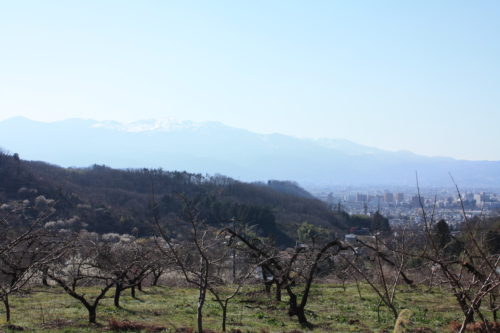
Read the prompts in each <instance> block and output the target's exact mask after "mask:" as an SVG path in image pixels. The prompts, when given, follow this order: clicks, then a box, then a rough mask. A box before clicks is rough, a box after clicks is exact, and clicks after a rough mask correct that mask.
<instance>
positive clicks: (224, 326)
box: [222, 304, 227, 332]
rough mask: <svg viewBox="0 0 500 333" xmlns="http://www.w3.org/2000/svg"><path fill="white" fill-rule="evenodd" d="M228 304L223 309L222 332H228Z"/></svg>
mask: <svg viewBox="0 0 500 333" xmlns="http://www.w3.org/2000/svg"><path fill="white" fill-rule="evenodd" d="M226 317H227V304H226V305H225V306H223V307H222V332H225V331H226Z"/></svg>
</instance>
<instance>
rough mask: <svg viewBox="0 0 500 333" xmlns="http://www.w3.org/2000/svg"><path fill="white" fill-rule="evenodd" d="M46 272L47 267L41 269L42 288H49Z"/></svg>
mask: <svg viewBox="0 0 500 333" xmlns="http://www.w3.org/2000/svg"><path fill="white" fill-rule="evenodd" d="M48 270H49V268H48V267H44V268H42V285H43V286H44V287H48V286H49V282H48V276H47V272H48Z"/></svg>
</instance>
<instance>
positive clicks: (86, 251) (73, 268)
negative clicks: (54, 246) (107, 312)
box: [47, 233, 115, 324]
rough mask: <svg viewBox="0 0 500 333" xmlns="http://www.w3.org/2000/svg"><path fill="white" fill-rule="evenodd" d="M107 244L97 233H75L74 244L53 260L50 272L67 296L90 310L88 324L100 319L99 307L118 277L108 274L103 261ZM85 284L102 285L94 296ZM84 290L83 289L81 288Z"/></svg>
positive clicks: (49, 274)
mask: <svg viewBox="0 0 500 333" xmlns="http://www.w3.org/2000/svg"><path fill="white" fill-rule="evenodd" d="M106 251H107V247H106V246H105V245H104V244H103V243H102V242H100V238H99V236H98V235H97V234H93V233H83V234H80V235H76V236H72V247H71V248H70V249H68V250H67V251H66V252H65V254H64V256H63V257H61V259H60V260H58V261H57V262H51V263H50V264H49V265H48V266H49V269H48V272H47V275H48V276H49V278H50V279H52V280H54V281H55V282H56V283H57V285H58V286H59V287H61V288H62V289H63V290H64V291H65V292H66V293H67V294H68V295H70V296H71V297H73V298H74V299H76V300H78V301H79V302H81V303H82V305H83V306H84V307H85V308H86V309H87V311H88V320H89V323H92V324H95V323H96V320H97V307H98V305H99V302H100V301H101V300H102V299H103V298H104V296H105V295H106V293H107V292H108V291H109V289H110V288H111V287H112V286H113V285H114V284H115V279H114V278H113V276H111V275H110V274H108V273H106V272H105V270H104V269H103V267H102V266H100V265H99V264H100V263H102V261H101V260H100V259H101V258H100V257H102V256H103V255H107V252H106ZM86 287H98V288H100V289H99V290H98V292H97V294H96V295H94V296H93V297H92V296H91V295H88V294H87V292H86V291H87V290H85V288H86ZM81 289H83V290H81Z"/></svg>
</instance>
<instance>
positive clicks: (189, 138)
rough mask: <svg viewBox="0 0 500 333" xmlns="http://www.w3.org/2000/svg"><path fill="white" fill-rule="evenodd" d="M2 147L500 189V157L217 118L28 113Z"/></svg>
mask: <svg viewBox="0 0 500 333" xmlns="http://www.w3.org/2000/svg"><path fill="white" fill-rule="evenodd" d="M0 147H2V148H4V149H6V150H8V151H10V152H17V153H19V154H20V155H21V157H22V158H23V159H32V160H43V161H47V162H50V163H55V164H59V165H62V166H89V165H92V164H106V165H109V166H111V167H117V168H142V167H147V168H159V167H161V168H164V169H167V170H186V171H190V172H198V173H202V174H205V173H210V174H215V173H220V174H224V175H227V176H231V177H234V178H237V179H241V180H246V181H253V180H267V179H287V180H294V181H297V182H299V183H301V184H303V185H306V186H308V185H408V186H414V184H415V171H418V173H419V177H420V179H421V184H422V185H435V186H443V185H444V186H447V185H450V177H449V173H451V174H453V176H454V178H455V179H456V181H457V182H458V183H459V184H460V185H461V186H487V187H500V162H491V161H460V160H455V159H452V158H444V157H425V156H420V155H416V154H413V153H410V152H405V151H403V152H389V151H384V150H381V149H377V148H372V147H366V146H362V145H358V144H355V143H353V142H349V141H346V140H334V139H323V140H311V139H298V138H294V137H290V136H285V135H280V134H269V135H264V134H257V133H252V132H249V131H246V130H242V129H236V128H232V127H229V126H225V125H223V124H220V123H217V122H206V123H195V122H190V121H178V120H174V119H167V120H159V121H157V120H147V121H139V122H133V123H128V124H122V123H118V122H110V121H108V122H99V121H95V120H82V119H69V120H65V121H59V122H53V123H44V122H37V121H32V120H29V119H26V118H20V117H17V118H11V119H8V120H4V121H1V122H0Z"/></svg>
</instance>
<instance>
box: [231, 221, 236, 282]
mask: <svg viewBox="0 0 500 333" xmlns="http://www.w3.org/2000/svg"><path fill="white" fill-rule="evenodd" d="M231 221H232V222H233V231H234V233H236V219H235V218H234V216H233V217H232V218H231ZM233 283H236V248H235V247H234V246H233Z"/></svg>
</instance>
